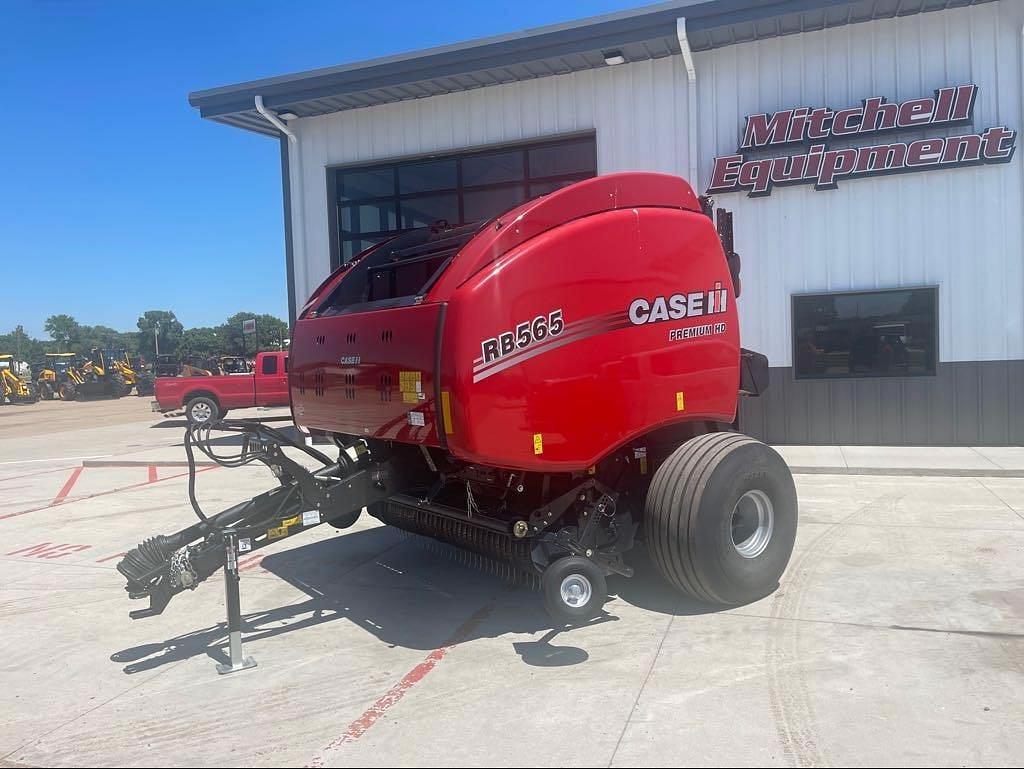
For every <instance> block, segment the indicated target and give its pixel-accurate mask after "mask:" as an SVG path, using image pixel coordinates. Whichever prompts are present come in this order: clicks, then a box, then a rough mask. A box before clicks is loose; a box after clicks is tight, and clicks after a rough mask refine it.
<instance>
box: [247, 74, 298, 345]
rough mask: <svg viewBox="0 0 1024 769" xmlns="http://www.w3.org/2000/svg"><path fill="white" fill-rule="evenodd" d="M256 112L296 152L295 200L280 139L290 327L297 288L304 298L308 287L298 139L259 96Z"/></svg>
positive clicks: (296, 298)
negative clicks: (299, 268) (298, 266)
mask: <svg viewBox="0 0 1024 769" xmlns="http://www.w3.org/2000/svg"><path fill="white" fill-rule="evenodd" d="M254 102H255V106H256V111H257V112H258V113H260V115H262V116H263V118H264V119H265V120H266V121H267V122H268V123H270V124H271V125H272V126H274V128H276V129H277V130H278V131H280V132H281V134H282V135H283V136H287V137H288V143H290V144H291V145H292V146H293V147H294V149H295V171H296V173H295V178H296V179H297V180H298V189H299V194H298V195H297V196H296V197H297V198H298V199H297V200H293V199H292V173H291V163H290V162H289V154H290V153H289V152H288V145H287V144H285V143H284V142H283V140H282V144H281V171H282V173H281V194H282V195H283V196H284V209H285V230H284V231H285V264H286V277H287V284H288V315H289V318H288V321H289V325H292V326H293V325H294V324H295V319H296V318H295V309H296V304H298V297H297V296H296V293H295V291H296V287H297V286H299V285H301V286H302V287H303V297H305V294H306V291H307V290H308V287H307V286H306V283H307V280H306V276H307V273H308V265H307V264H306V243H305V240H306V235H305V233H306V220H305V218H304V217H305V194H304V189H303V177H302V151H301V149H299V137H298V136H297V135H296V133H295V132H294V131H293V130H291V129H290V128H289V127H288V126H287V125H286V124H285V122H284V121H283V120H281V118H279V117H278V116H277V114H276V113H274V112H272V111H271V110H269V109H267V107H266V105H264V104H263V97H262V96H260V95H259V94H257V95H256V98H255V100H254ZM295 220H297V221H298V227H297V228H296V227H295V226H293V222H294V221H295ZM296 229H297V230H298V241H299V242H298V243H296V242H295V240H296V238H295V232H296ZM296 261H299V262H301V264H302V281H301V282H300V281H299V279H298V275H296V269H295V265H296Z"/></svg>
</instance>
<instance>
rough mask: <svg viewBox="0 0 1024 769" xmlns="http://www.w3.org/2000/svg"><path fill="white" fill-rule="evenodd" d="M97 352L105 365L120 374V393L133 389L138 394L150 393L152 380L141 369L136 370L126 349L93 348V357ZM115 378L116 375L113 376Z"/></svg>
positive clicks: (126, 393)
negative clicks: (121, 381)
mask: <svg viewBox="0 0 1024 769" xmlns="http://www.w3.org/2000/svg"><path fill="white" fill-rule="evenodd" d="M97 352H99V353H101V357H102V360H103V361H104V362H105V364H106V365H107V366H109V367H110V368H112V369H113V370H114V371H116V372H117V374H118V375H120V379H121V380H123V384H122V385H121V395H130V394H131V391H132V390H133V389H134V390H135V392H136V394H138V395H151V394H152V393H153V380H152V378H151V377H148V376H146V375H145V374H144V373H143V372H141V371H136V370H135V366H134V364H133V363H132V359H131V358H130V357H129V356H128V351H127V350H125V349H124V348H123V347H108V348H107V349H105V350H98V349H94V350H93V351H92V353H93V359H94V360H95V359H96V354H97ZM115 378H116V377H115Z"/></svg>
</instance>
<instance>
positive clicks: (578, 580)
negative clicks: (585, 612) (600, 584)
mask: <svg viewBox="0 0 1024 769" xmlns="http://www.w3.org/2000/svg"><path fill="white" fill-rule="evenodd" d="M558 592H559V595H561V596H562V602H563V603H564V604H565V605H566V606H571V607H572V608H574V609H578V608H579V607H581V606H586V605H587V604H588V603H589V602H590V599H591V597H592V596H593V595H594V587H593V585H591V584H590V580H589V579H587V578H586V576H585V575H583V574H570V575H569V576H568V577H566V578H565V579H563V580H562V584H561V585H560V586H559V588H558Z"/></svg>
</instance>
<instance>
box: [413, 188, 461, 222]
mask: <svg viewBox="0 0 1024 769" xmlns="http://www.w3.org/2000/svg"><path fill="white" fill-rule="evenodd" d="M442 219H443V220H444V221H446V222H448V223H449V224H458V222H459V195H458V193H457V192H442V193H440V194H435V195H418V196H416V197H414V198H405V199H403V200H402V229H403V230H411V229H413V228H414V227H426V226H428V225H431V224H433V223H434V222H437V221H440V220H442Z"/></svg>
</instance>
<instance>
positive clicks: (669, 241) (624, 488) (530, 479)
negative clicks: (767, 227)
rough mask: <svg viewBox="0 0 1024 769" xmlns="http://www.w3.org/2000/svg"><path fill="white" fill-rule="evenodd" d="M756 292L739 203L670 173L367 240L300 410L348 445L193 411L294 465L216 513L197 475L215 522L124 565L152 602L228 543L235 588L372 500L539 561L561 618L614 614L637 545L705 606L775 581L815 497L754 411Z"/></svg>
mask: <svg viewBox="0 0 1024 769" xmlns="http://www.w3.org/2000/svg"><path fill="white" fill-rule="evenodd" d="M739 288H740V281H739V257H738V256H736V254H735V253H733V251H732V244H731V220H730V217H729V214H727V213H725V212H723V211H719V212H718V228H717V231H716V226H715V223H714V220H713V219H712V215H711V204H710V202H709V201H707V200H706V199H700V198H698V197H697V196H696V195H695V194H694V192H693V190H692V189H691V188H690V186H689V185H688V184H687V183H686V182H684V181H683V180H682V179H679V178H677V177H672V176H666V175H661V174H648V173H628V174H616V175H610V176H604V177H598V178H595V179H590V180H587V181H583V182H579V183H577V184H574V185H572V186H570V187H566V188H564V189H562V190H559V191H557V192H554V193H552V194H549V195H546V196H544V197H541V198H537V199H535V200H532V201H529V202H527V203H524V204H522V205H521V206H519V207H518V208H516V209H514V210H512V211H510V212H508V213H507V214H505V215H503V216H499V217H497V218H496V219H492V220H490V221H487V222H484V223H478V224H473V225H466V226H460V227H448V226H446V225H445V224H444V223H440V224H438V225H436V226H434V227H431V228H427V229H422V230H416V231H412V232H408V233H405V234H401V235H398V236H396V237H394V238H392V239H390V240H387V241H385V242H383V243H381V244H379V245H377V246H375V247H374V248H372V249H370V250H367V251H364V252H363V253H362V254H360V255H359V256H357V257H356V258H355V259H354V260H353V261H352V262H351V263H349V264H348V265H346V266H344V267H342V268H341V269H339V270H338V271H337V272H335V273H334V274H333V275H331V276H330V278H328V279H327V280H326V281H325V282H324V283H323V284H322V285H321V286H320V287H319V288H318V289H317V290H316V291H315V293H314V294H313V296H312V297H311V298H310V300H309V301H308V303H307V304H306V306H305V307H304V308H303V310H302V312H301V316H300V318H299V320H298V322H297V323H296V326H295V328H294V330H293V335H292V337H293V339H292V346H291V369H290V373H289V386H290V390H291V404H292V415H293V418H294V420H295V423H296V424H297V425H299V426H300V427H302V428H304V429H305V430H306V431H308V432H312V433H313V434H315V435H319V436H327V437H329V438H330V439H331V442H333V444H335V446H336V447H337V451H336V454H337V456H336V458H335V456H334V454H335V451H334V450H333V449H332V450H331V451H330V455H328V454H327V453H324V452H321V451H319V450H317V449H314V448H311V447H308V446H306V445H305V444H304V443H301V442H294V441H292V440H290V439H289V438H288V437H286V436H285V435H284V434H282V433H280V432H278V431H275V430H272V429H270V428H267V427H264V426H262V425H260V424H257V423H251V422H245V421H235V420H224V421H221V422H218V423H213V424H209V423H208V424H204V425H197V426H193V427H191V428H190V429H189V433H188V434H187V436H186V448H187V450H188V452H189V455H190V457H191V456H192V450H193V446H198V447H199V448H200V449H202V450H203V451H204V452H206V453H207V454H209V455H210V456H214V457H215V458H217V459H219V461H221V462H222V463H225V464H228V465H237V464H239V463H245V462H251V461H260V462H263V463H264V464H266V465H268V466H269V467H270V469H271V470H272V471H273V472H274V474H275V475H276V476H277V478H278V481H279V485H278V486H277V487H276V488H274V489H272V490H271V491H268V492H266V493H264V494H261V495H260V496H257V497H255V498H254V499H252V500H250V501H247V502H243V503H242V504H240V505H237V506H235V507H233V508H231V509H229V510H226V511H224V512H222V513H220V514H218V515H215V516H211V517H208V518H207V517H206V516H205V515H204V514H203V513H202V511H201V509H200V508H199V505H198V504H197V503H196V501H195V496H194V493H193V494H191V496H192V500H193V506H194V507H195V509H196V512H197V514H198V515H199V516H200V521H199V522H198V523H196V524H195V525H193V526H191V527H189V528H187V529H185V530H184V531H182V532H179V533H177V534H174V535H171V536H158V537H154V538H152V539H150V540H147V541H146V542H144V543H142V544H141V545H139V547H138V548H136V549H135V550H133V551H132V552H131V553H129V554H128V555H127V556H126V557H125V559H124V560H123V561H122V562H121V564H120V565H119V566H118V568H119V569H120V571H121V573H122V574H123V575H124V576H125V577H127V579H128V585H127V589H128V591H129V593H130V594H131V596H132V597H133V598H141V597H149V598H150V599H151V607H150V608H149V609H146V610H142V611H140V612H134V613H133V616H145V615H148V614H153V613H159V612H160V611H162V610H163V608H164V606H165V605H166V604H167V601H168V600H169V599H170V597H171V596H173V595H174V594H175V593H178V592H180V591H182V590H184V589H186V588H194V587H195V586H196V585H197V584H198V583H199V582H200V581H202V580H203V579H205V578H206V577H208V576H210V575H211V574H212V573H214V572H215V571H216V570H217V569H218V568H219V567H221V566H223V565H225V563H226V564H227V567H228V568H227V569H226V572H225V573H226V574H227V575H228V583H229V588H230V585H231V582H232V578H233V577H232V575H233V574H234V575H235V576H234V579H237V573H236V572H233V568H234V558H235V553H236V552H237V551H238V550H239V549H241V550H244V551H251V550H256V549H258V548H260V547H262V546H264V545H266V544H268V543H271V542H275V541H277V540H278V539H280V538H281V537H284V536H288V535H291V534H294V533H297V532H298V531H301V530H303V529H304V528H308V527H310V526H313V525H316V524H319V523H321V522H327V523H331V524H333V525H335V526H337V527H339V528H344V527H346V526H350V525H352V524H353V523H354V522H355V520H356V518H357V517H358V516H359V514H360V512H361V511H362V510H363V509H364V508H365V509H366V510H367V511H368V512H369V514H370V515H372V516H374V517H376V518H378V519H380V520H381V521H383V522H384V523H386V524H390V525H393V526H397V527H399V528H402V529H405V530H407V531H411V532H414V533H416V534H421V535H426V536H428V537H432V538H435V539H438V540H442V541H445V542H448V543H451V544H454V545H457V546H459V547H461V548H465V549H468V550H471V551H474V552H475V553H476V554H478V555H480V556H486V557H489V558H491V559H497V560H499V561H501V562H502V563H504V564H506V565H507V566H508V567H509V568H510V569H511V570H513V571H515V572H518V573H523V574H527V575H533V576H537V577H539V578H540V582H541V585H542V587H543V592H544V598H545V604H546V606H547V608H548V610H549V611H550V612H551V613H552V614H553V616H554V617H555V618H556V619H557V620H559V621H570V622H571V621H580V620H585V619H587V618H591V617H593V616H595V615H596V614H598V613H599V612H600V610H601V607H602V604H603V603H604V601H605V599H606V597H607V594H606V581H605V578H606V576H608V575H610V574H620V575H624V576H630V575H631V574H632V568H631V567H630V565H629V559H630V551H632V550H634V548H636V547H637V546H638V545H639V544H641V543H643V544H644V545H646V548H647V550H648V551H649V553H650V555H651V558H652V560H653V561H654V563H655V564H656V565H657V567H658V569H659V570H660V571H661V573H662V574H663V575H664V576H665V577H666V578H667V579H668V580H669V581H670V582H671V583H673V584H674V585H675V586H676V587H678V588H679V589H681V590H682V591H685V592H686V593H689V594H691V595H692V596H694V597H696V598H698V599H700V600H702V601H708V602H713V603H720V604H736V603H742V602H747V601H750V600H753V599H755V598H759V597H761V596H763V595H765V594H767V593H769V592H770V591H771V590H773V589H774V587H775V586H776V585H777V583H778V579H779V577H780V576H781V574H782V572H783V570H784V569H785V566H786V563H787V562H788V560H789V556H790V552H791V550H792V546H793V540H794V537H795V533H796V523H797V500H796V493H795V490H794V486H793V480H792V477H791V475H790V473H789V471H788V469H787V467H786V465H785V464H784V463H783V461H782V459H781V458H780V457H779V455H778V454H777V453H775V452H774V451H773V450H772V449H771V448H769V447H768V446H766V445H764V444H762V443H760V442H758V441H756V440H754V439H752V438H749V437H746V436H744V435H741V434H739V433H737V432H734V431H733V429H732V424H733V423H734V421H735V418H736V412H737V402H738V398H739V397H740V396H741V394H747V395H757V394H758V393H759V392H760V391H761V389H763V387H764V385H765V380H766V378H767V361H766V359H765V358H764V357H763V356H761V355H759V354H757V353H752V352H749V351H746V350H742V349H741V348H740V343H739V327H738V322H737V313H736V298H737V296H738V295H739ZM214 430H228V431H233V432H237V433H241V434H242V435H243V447H242V451H241V453H240V454H238V455H236V456H234V457H230V458H226V457H217V456H216V455H215V453H214V450H213V447H212V444H211V442H210V441H209V435H210V433H211V431H214ZM286 448H287V449H288V451H287V452H286V451H285V449H286ZM296 450H297V451H304V452H305V453H306V454H307V455H309V456H310V457H312V459H313V460H315V461H316V462H317V463H318V465H319V468H318V469H315V470H310V469H308V468H307V465H308V464H309V462H308V461H307V462H305V463H299V462H296V461H295V459H294V457H292V456H289V453H294V451H296ZM229 593H230V590H229ZM229 608H230V607H229ZM236 608H237V607H236Z"/></svg>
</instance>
